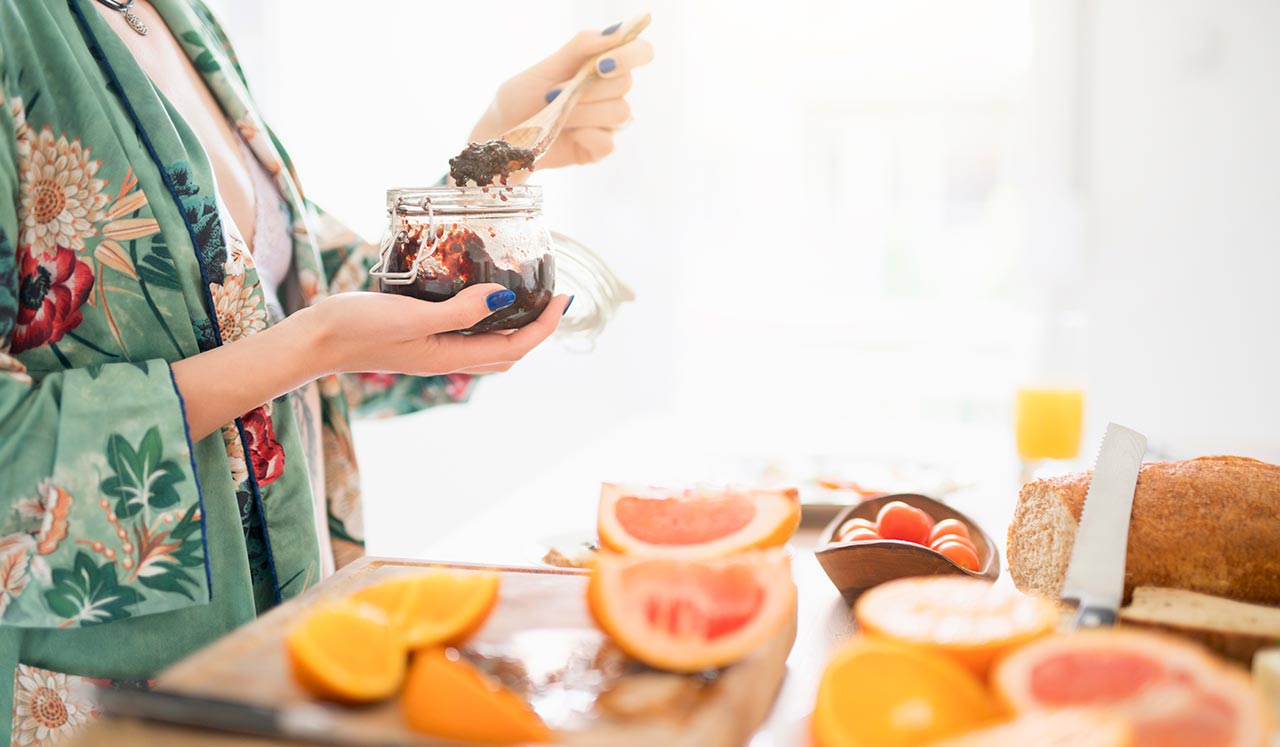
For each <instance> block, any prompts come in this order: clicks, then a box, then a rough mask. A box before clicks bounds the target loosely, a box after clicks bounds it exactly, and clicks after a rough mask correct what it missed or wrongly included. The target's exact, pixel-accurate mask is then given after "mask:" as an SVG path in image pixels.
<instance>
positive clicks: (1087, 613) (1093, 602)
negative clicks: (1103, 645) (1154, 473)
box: [1062, 423, 1147, 628]
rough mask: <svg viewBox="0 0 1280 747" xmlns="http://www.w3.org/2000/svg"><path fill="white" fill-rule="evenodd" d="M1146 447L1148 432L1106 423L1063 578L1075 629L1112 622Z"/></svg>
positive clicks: (1119, 597)
mask: <svg viewBox="0 0 1280 747" xmlns="http://www.w3.org/2000/svg"><path fill="white" fill-rule="evenodd" d="M1146 452H1147V437H1146V436H1144V435H1142V434H1141V433H1138V432H1136V431H1133V430H1130V429H1128V428H1125V427H1124V426H1122V425H1116V424H1115V423H1109V424H1107V432H1106V434H1105V435H1103V437H1102V447H1101V449H1099V451H1098V461H1097V463H1096V464H1094V467H1093V477H1092V478H1090V480H1089V490H1088V492H1087V493H1085V498H1084V509H1083V511H1082V512H1081V514H1080V528H1079V530H1078V531H1077V532H1076V541H1075V545H1074V546H1073V547H1072V548H1071V562H1070V563H1069V564H1068V565H1067V576H1066V578H1065V579H1064V580H1063V582H1062V599H1063V601H1064V602H1067V603H1071V604H1075V605H1076V615H1075V619H1074V620H1073V622H1072V627H1073V628H1096V627H1102V626H1107V625H1114V624H1115V622H1116V617H1117V615H1118V614H1119V610H1120V602H1121V600H1122V598H1123V597H1124V568H1125V556H1126V553H1127V552H1128V549H1129V515H1130V513H1131V511H1132V510H1133V493H1134V491H1135V490H1136V489H1137V487H1138V470H1139V469H1141V467H1142V458H1143V456H1145V455H1146Z"/></svg>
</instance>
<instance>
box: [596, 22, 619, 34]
mask: <svg viewBox="0 0 1280 747" xmlns="http://www.w3.org/2000/svg"><path fill="white" fill-rule="evenodd" d="M620 28H622V21H618V22H617V23H615V24H613V25H612V26H610V27H608V28H606V29H605V30H603V31H601V32H600V33H601V34H602V35H604V36H608V35H609V34H612V33H613V32H615V31H617V30H618V29H620Z"/></svg>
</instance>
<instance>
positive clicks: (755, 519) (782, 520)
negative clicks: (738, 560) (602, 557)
mask: <svg viewBox="0 0 1280 747" xmlns="http://www.w3.org/2000/svg"><path fill="white" fill-rule="evenodd" d="M598 521H599V532H600V544H601V545H603V546H604V547H606V548H608V549H610V550H613V551H614V552H620V553H629V554H635V555H662V556H666V557H689V558H714V557H721V556H724V555H731V554H733V553H735V552H741V551H743V550H750V549H754V548H761V547H776V546H778V545H783V544H786V541H787V540H788V539H790V538H791V534H792V533H793V532H795V530H796V527H797V526H799V525H800V493H799V491H797V490H796V489H795V488H786V489H782V490H736V489H732V488H725V489H714V490H713V489H699V490H685V491H675V490H667V489H663V488H643V487H632V486H625V485H615V484H613V483H605V484H604V485H603V486H601V488H600V511H599V520H598Z"/></svg>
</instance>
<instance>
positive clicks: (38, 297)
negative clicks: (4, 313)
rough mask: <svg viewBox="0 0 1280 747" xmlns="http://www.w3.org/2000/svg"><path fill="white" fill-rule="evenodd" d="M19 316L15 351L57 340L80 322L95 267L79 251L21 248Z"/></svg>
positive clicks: (19, 250) (59, 248) (15, 328)
mask: <svg viewBox="0 0 1280 747" xmlns="http://www.w3.org/2000/svg"><path fill="white" fill-rule="evenodd" d="M18 262H19V265H18V276H19V277H20V278H21V281H20V282H19V283H18V319H17V324H16V326H15V327H14V330H13V337H12V340H11V343H12V352H13V353H14V354H17V353H21V352H22V351H24V350H30V349H31V348H38V347H40V346H41V345H44V344H46V343H50V342H57V341H59V340H61V339H62V338H63V336H64V335H66V334H67V333H68V332H70V331H71V330H73V329H75V328H76V327H77V326H79V324H80V321H81V319H82V316H81V312H80V308H81V307H82V306H83V305H84V302H85V301H87V300H89V291H91V290H93V270H92V269H90V267H89V265H88V264H86V263H84V262H82V261H80V259H79V258H78V257H76V253H75V252H73V251H71V250H70V249H66V248H63V247H55V248H54V250H53V252H52V253H45V252H39V251H34V250H33V249H32V248H31V247H28V246H24V247H20V248H19V249H18Z"/></svg>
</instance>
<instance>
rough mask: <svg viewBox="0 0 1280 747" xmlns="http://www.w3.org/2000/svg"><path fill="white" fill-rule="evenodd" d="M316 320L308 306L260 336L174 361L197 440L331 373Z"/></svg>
mask: <svg viewBox="0 0 1280 747" xmlns="http://www.w3.org/2000/svg"><path fill="white" fill-rule="evenodd" d="M311 322H312V320H311V319H310V315H309V314H308V313H307V310H303V311H301V312H299V313H297V314H294V315H293V316H291V317H289V318H288V319H285V320H284V321H283V322H281V323H280V324H277V325H275V326H272V327H269V328H267V329H265V330H263V331H262V332H259V333H258V334H256V335H251V336H249V337H245V338H242V339H239V340H236V341H235V342H232V343H227V344H224V345H221V346H219V347H217V348H214V349H213V350H209V351H206V352H203V353H200V354H199V355H195V356H192V357H190V358H186V359H184V360H180V361H177V362H176V363H174V364H173V365H172V369H173V379H174V382H175V383H176V384H177V387H178V392H179V393H180V394H181V395H182V399H183V401H184V402H185V404H186V411H187V426H188V428H190V430H191V438H192V440H193V441H198V440H200V439H202V438H204V437H205V436H207V435H209V434H210V433H213V432H214V431H215V430H217V429H218V428H220V427H222V426H223V425H226V424H227V423H230V422H231V421H232V420H234V419H235V418H237V417H239V416H240V415H243V414H244V413H246V412H248V411H249V410H252V409H253V408H255V407H257V406H259V405H261V404H263V403H264V402H267V401H269V400H271V399H273V398H275V397H279V396H280V395H282V394H284V393H286V392H291V391H293V390H294V389H297V388H298V387H300V386H302V385H303V384H306V383H307V382H309V381H311V380H312V379H315V378H317V377H319V376H321V375H323V374H325V373H327V372H328V370H329V366H328V364H327V361H326V357H325V355H323V352H324V347H325V346H324V345H323V342H322V335H321V334H320V332H319V330H318V329H317V325H316V324H312V323H311Z"/></svg>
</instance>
